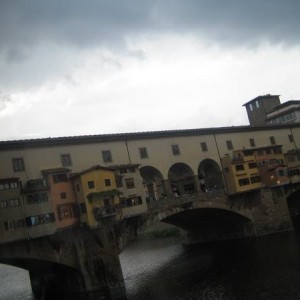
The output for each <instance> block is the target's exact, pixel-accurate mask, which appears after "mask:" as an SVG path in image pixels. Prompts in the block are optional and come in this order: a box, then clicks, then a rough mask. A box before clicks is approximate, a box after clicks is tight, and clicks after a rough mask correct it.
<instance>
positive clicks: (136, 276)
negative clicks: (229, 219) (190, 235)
mask: <svg viewBox="0 0 300 300" xmlns="http://www.w3.org/2000/svg"><path fill="white" fill-rule="evenodd" d="M120 257H121V262H122V268H123V273H124V277H125V283H126V288H127V294H128V298H129V299H130V300H135V299H144V300H146V299H165V300H168V299H203V300H208V299H211V300H213V299H214V300H215V299H231V300H233V299H236V300H240V299H247V300H248V299H249V300H250V299H300V235H298V234H295V233H294V232H286V233H280V234H274V235H270V236H264V237H260V238H255V239H245V240H239V241H230V242H220V243H215V244H211V245H206V246H200V245H198V246H194V247H193V248H192V249H186V248H185V247H183V246H182V245H181V244H172V243H170V244H168V243H167V241H164V242H162V241H155V242H153V241H152V242H137V243H135V244H134V245H131V246H130V247H128V248H127V249H126V250H125V251H124V252H123V253H122V254H121V256H120Z"/></svg>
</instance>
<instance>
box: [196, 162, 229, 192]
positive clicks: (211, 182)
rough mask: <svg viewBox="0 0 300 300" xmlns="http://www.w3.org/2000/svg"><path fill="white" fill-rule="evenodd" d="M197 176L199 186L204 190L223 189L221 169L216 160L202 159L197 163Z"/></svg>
mask: <svg viewBox="0 0 300 300" xmlns="http://www.w3.org/2000/svg"><path fill="white" fill-rule="evenodd" d="M198 178H199V181H200V188H201V190H202V191H204V192H207V191H212V190H223V189H224V182H223V177H222V172H221V169H220V167H219V165H218V164H217V162H215V161H214V160H212V159H204V160H203V161H202V162H201V163H200V164H199V167H198Z"/></svg>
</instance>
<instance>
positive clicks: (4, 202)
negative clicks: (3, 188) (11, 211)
mask: <svg viewBox="0 0 300 300" xmlns="http://www.w3.org/2000/svg"><path fill="white" fill-rule="evenodd" d="M6 207H8V204H7V200H1V201H0V208H6Z"/></svg>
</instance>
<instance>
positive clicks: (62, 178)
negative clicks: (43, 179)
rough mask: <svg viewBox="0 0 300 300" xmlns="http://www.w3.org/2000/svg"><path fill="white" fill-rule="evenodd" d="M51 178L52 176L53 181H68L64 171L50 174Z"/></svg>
mask: <svg viewBox="0 0 300 300" xmlns="http://www.w3.org/2000/svg"><path fill="white" fill-rule="evenodd" d="M52 178H53V182H54V183H59V182H67V181H68V176H67V174H66V173H60V174H54V175H52Z"/></svg>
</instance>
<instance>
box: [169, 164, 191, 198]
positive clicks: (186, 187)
mask: <svg viewBox="0 0 300 300" xmlns="http://www.w3.org/2000/svg"><path fill="white" fill-rule="evenodd" d="M168 180H169V184H170V187H171V191H172V194H173V195H174V196H180V195H184V194H193V193H196V192H197V186H196V182H195V174H194V172H193V170H192V168H191V167H190V166H189V165H187V164H185V163H182V162H179V163H175V164H173V165H172V166H171V167H170V169H169V171H168Z"/></svg>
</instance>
